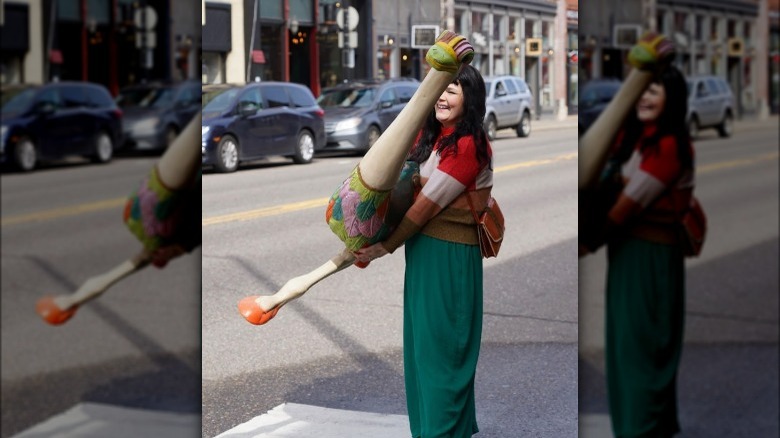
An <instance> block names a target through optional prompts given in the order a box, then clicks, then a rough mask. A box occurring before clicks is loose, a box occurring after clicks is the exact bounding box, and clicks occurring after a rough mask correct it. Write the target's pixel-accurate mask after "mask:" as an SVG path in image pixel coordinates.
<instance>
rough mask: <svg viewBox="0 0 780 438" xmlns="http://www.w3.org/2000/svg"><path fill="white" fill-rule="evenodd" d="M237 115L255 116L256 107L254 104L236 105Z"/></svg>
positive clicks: (242, 103) (243, 103)
mask: <svg viewBox="0 0 780 438" xmlns="http://www.w3.org/2000/svg"><path fill="white" fill-rule="evenodd" d="M238 113H239V114H241V115H242V116H245V117H246V116H253V115H255V114H257V105H256V104H255V103H254V102H241V103H239V104H238Z"/></svg>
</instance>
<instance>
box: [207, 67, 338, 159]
mask: <svg viewBox="0 0 780 438" xmlns="http://www.w3.org/2000/svg"><path fill="white" fill-rule="evenodd" d="M324 116H325V112H324V111H323V110H322V108H320V106H319V105H317V101H316V100H315V99H314V96H313V95H312V93H311V91H310V90H309V89H308V88H306V87H305V86H303V85H298V84H292V83H287V82H256V83H251V84H248V85H245V86H243V87H233V88H229V89H227V90H224V91H223V92H222V93H220V94H218V95H217V96H215V97H214V98H213V99H212V100H211V101H210V102H209V103H208V104H206V106H204V107H203V121H202V128H201V152H202V155H203V160H202V163H203V164H204V165H213V166H214V167H215V168H216V169H217V170H218V171H219V172H233V171H235V170H236V169H237V168H238V165H239V164H240V163H241V162H242V161H248V160H254V159H258V158H263V157H267V156H270V155H284V156H287V157H292V159H293V161H294V162H295V163H298V164H304V163H309V162H310V161H311V160H312V158H313V157H314V153H315V152H316V151H318V150H320V149H322V148H323V147H324V146H325V120H324Z"/></svg>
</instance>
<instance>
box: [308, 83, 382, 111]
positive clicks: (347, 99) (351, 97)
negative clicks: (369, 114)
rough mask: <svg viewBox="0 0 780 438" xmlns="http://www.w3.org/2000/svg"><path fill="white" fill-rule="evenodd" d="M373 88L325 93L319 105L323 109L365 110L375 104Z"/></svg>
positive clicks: (320, 98) (318, 101) (319, 100)
mask: <svg viewBox="0 0 780 438" xmlns="http://www.w3.org/2000/svg"><path fill="white" fill-rule="evenodd" d="M374 93H375V92H374V89H373V88H347V89H339V90H330V91H325V92H324V93H323V94H322V95H321V96H320V97H319V98H318V99H317V103H318V104H319V105H320V106H321V107H323V108H333V107H342V108H344V107H350V108H365V107H369V106H371V105H373V103H374Z"/></svg>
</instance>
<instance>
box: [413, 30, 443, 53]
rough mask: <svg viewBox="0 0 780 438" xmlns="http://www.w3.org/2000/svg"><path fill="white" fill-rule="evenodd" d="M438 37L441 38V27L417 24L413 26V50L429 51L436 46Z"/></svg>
mask: <svg viewBox="0 0 780 438" xmlns="http://www.w3.org/2000/svg"><path fill="white" fill-rule="evenodd" d="M437 36H439V26H437V25H435V24H434V25H428V24H415V25H413V26H412V48H413V49H427V48H429V47H431V46H432V45H434V44H436V37H437Z"/></svg>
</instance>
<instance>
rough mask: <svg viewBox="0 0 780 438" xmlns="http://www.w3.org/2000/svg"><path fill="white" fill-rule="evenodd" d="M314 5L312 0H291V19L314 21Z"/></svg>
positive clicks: (306, 21)
mask: <svg viewBox="0 0 780 438" xmlns="http://www.w3.org/2000/svg"><path fill="white" fill-rule="evenodd" d="M313 11H314V7H313V5H312V0H290V19H291V20H292V19H293V18H294V19H296V20H298V21H299V22H305V23H312V22H313V21H314V14H313Z"/></svg>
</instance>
